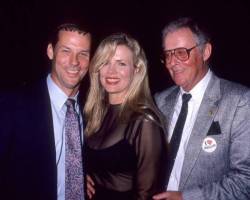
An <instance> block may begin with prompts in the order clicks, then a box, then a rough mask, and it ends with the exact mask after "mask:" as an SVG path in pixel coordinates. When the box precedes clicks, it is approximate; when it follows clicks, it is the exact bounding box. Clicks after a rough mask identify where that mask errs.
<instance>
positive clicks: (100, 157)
mask: <svg viewBox="0 0 250 200" xmlns="http://www.w3.org/2000/svg"><path fill="white" fill-rule="evenodd" d="M119 108H120V106H119V105H111V106H110V107H109V109H108V112H107V114H106V116H105V118H104V121H103V123H102V126H101V128H100V129H99V131H98V132H96V133H95V134H93V135H92V136H90V137H88V138H87V139H86V143H87V145H86V146H87V147H86V148H87V149H86V166H87V173H88V174H89V175H90V176H91V177H92V178H93V179H94V182H95V190H96V193H95V195H94V199H95V200H99V199H102V200H105V199H107V200H113V199H115V200H144V199H145V200H146V199H152V195H154V194H155V193H158V192H162V191H164V189H165V184H166V183H165V182H166V169H167V168H166V165H167V160H166V157H167V146H166V137H165V135H164V132H163V130H162V128H161V127H160V126H159V125H158V124H157V122H155V120H154V119H153V115H151V114H150V113H145V114H139V113H132V114H131V115H130V117H129V119H128V120H126V122H121V121H119V120H118V113H119ZM145 112H146V111H145Z"/></svg>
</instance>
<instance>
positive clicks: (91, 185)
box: [87, 175, 95, 199]
mask: <svg viewBox="0 0 250 200" xmlns="http://www.w3.org/2000/svg"><path fill="white" fill-rule="evenodd" d="M94 186H95V183H94V181H93V179H92V178H91V177H90V176H89V175H87V195H88V197H89V199H92V197H93V195H94V194H95V188H94Z"/></svg>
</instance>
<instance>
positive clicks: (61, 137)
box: [47, 74, 83, 200]
mask: <svg viewBox="0 0 250 200" xmlns="http://www.w3.org/2000/svg"><path fill="white" fill-rule="evenodd" d="M47 85H48V90H49V96H50V102H51V109H52V117H53V127H54V138H55V148H56V165H57V199H58V200H65V130H64V122H65V115H66V110H67V107H66V105H65V102H66V100H67V99H68V96H67V95H66V94H65V93H64V92H63V91H62V90H61V89H60V88H59V87H58V86H57V85H56V84H55V82H54V81H53V80H52V78H51V75H50V74H49V75H48V77H47ZM77 96H78V93H77V94H76V95H75V96H74V97H70V98H72V99H74V100H76V102H77ZM75 106H76V107H75V109H76V111H77V112H78V114H79V116H80V125H81V130H83V123H82V117H81V115H80V109H79V105H78V104H77V103H76V104H75ZM82 133H83V131H81V134H82ZM81 138H83V137H81Z"/></svg>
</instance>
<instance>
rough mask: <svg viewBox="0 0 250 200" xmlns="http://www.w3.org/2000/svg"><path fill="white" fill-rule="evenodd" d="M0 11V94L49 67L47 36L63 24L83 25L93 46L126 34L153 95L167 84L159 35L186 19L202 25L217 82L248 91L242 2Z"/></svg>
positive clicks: (31, 6)
mask: <svg viewBox="0 0 250 200" xmlns="http://www.w3.org/2000/svg"><path fill="white" fill-rule="evenodd" d="M1 4H2V5H1V6H0V19H1V20H0V27H1V30H0V34H1V35H0V36H1V49H2V51H1V52H2V53H1V62H0V63H1V64H0V67H1V73H0V90H9V89H11V88H14V87H17V86H20V85H23V84H26V83H28V82H32V81H35V80H37V79H39V78H40V77H42V76H44V75H45V74H46V73H47V70H48V69H49V66H50V63H49V61H48V59H47V56H46V47H47V39H48V33H49V32H50V30H51V29H52V28H53V27H54V26H55V25H56V24H58V23H60V22H63V21H64V20H67V19H74V18H76V19H78V20H87V21H88V22H90V24H91V26H92V28H93V31H94V40H95V45H96V44H98V42H99V41H100V40H101V39H103V37H105V36H107V35H108V34H110V33H113V32H117V31H125V32H127V33H130V34H131V35H132V36H133V37H135V38H136V39H137V40H139V42H140V44H141V45H142V46H143V48H144V49H145V52H146V55H147V58H148V60H149V67H150V68H149V77H150V84H151V89H152V92H153V93H154V92H156V91H159V90H162V89H164V88H166V87H168V86H170V85H171V84H172V82H171V81H170V78H169V75H168V73H167V72H166V70H165V68H164V66H163V65H162V64H161V63H160V53H161V30H162V29H163V27H164V25H165V24H166V23H168V22H169V21H170V20H171V19H174V18H176V17H179V16H191V17H194V18H195V19H196V20H198V21H199V22H201V23H203V24H204V25H206V28H207V29H208V30H209V32H210V34H211V36H212V41H213V55H212V59H211V66H212V67H211V68H212V69H213V71H215V72H216V74H217V75H219V76H220V77H223V78H226V79H229V80H232V81H236V82H240V83H242V84H244V85H247V86H250V77H249V76H250V73H248V72H249V70H248V69H249V68H250V64H249V60H250V6H249V5H248V1H242V0H231V1H230V0H228V1H223V0H217V1H215V0H210V1H202V0H200V1H197V0H196V1H194V0H186V1H181V0H179V1H174V0H172V1H170V0H165V1H157V0H153V1H142V0H134V1H130V0H127V1H119V0H117V1H108V0H106V1H101V0H99V1H98V0H92V1H86V0H82V1H80V0H79V1H75V0H68V1H65V2H64V1H53V0H51V1H35V0H33V1H27V0H26V1H21V0H19V1H18V0H16V1H13V0H9V1H8V2H5V3H4V2H2V3H1Z"/></svg>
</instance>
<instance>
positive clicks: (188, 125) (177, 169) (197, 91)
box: [167, 70, 212, 191]
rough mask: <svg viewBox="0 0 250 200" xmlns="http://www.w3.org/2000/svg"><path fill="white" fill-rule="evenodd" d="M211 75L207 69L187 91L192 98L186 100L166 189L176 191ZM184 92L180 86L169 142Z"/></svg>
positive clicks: (170, 127)
mask: <svg viewBox="0 0 250 200" xmlns="http://www.w3.org/2000/svg"><path fill="white" fill-rule="evenodd" d="M211 76H212V72H211V71H210V70H208V72H207V73H206V75H205V76H204V77H203V79H202V80H200V81H199V82H198V83H197V84H196V85H195V86H194V87H193V89H192V90H190V92H189V93H190V94H191V95H192V98H191V99H190V100H189V102H188V114H187V118H186V122H185V125H184V127H183V133H182V137H181V141H180V145H179V149H178V152H177V155H176V159H175V163H174V166H173V169H172V172H171V175H170V178H169V182H168V186H167V190H168V191H178V188H179V183H180V177H181V171H182V166H183V162H184V157H185V152H186V149H187V145H188V140H189V138H190V135H191V132H192V129H193V126H194V123H195V120H196V116H197V113H198V110H199V108H200V105H201V101H202V99H203V96H204V93H205V90H206V88H207V85H208V83H209V81H210V79H211ZM184 93H185V91H184V90H183V89H182V88H180V94H179V96H178V100H177V103H176V105H175V107H174V113H173V117H172V120H171V123H170V126H169V132H168V133H169V135H168V141H169V142H170V140H171V137H172V134H173V130H174V127H175V124H176V122H177V119H178V116H179V114H180V111H181V105H182V95H183V94H184Z"/></svg>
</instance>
